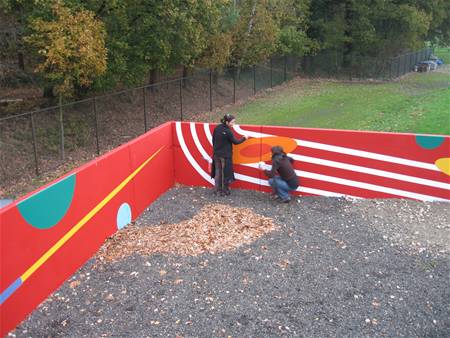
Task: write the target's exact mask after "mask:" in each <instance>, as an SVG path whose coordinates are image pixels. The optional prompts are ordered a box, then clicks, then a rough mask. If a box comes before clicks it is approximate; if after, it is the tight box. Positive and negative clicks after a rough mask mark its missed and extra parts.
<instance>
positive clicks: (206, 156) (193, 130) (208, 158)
mask: <svg viewBox="0 0 450 338" xmlns="http://www.w3.org/2000/svg"><path fill="white" fill-rule="evenodd" d="M189 124H190V128H191V134H192V138H193V139H194V143H195V145H196V146H197V149H198V150H199V151H200V154H202V157H203V159H204V160H205V161H207V162H208V163H212V159H211V156H209V154H208V153H207V152H206V150H205V149H204V148H203V146H202V144H201V142H200V140H199V139H198V135H197V129H196V127H195V123H194V122H190V123H189Z"/></svg>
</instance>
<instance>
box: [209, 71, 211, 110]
mask: <svg viewBox="0 0 450 338" xmlns="http://www.w3.org/2000/svg"><path fill="white" fill-rule="evenodd" d="M209 111H212V70H211V69H210V70H209Z"/></svg>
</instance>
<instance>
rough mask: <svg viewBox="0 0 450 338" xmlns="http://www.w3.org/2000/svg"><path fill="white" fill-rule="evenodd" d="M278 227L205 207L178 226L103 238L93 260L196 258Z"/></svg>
mask: <svg viewBox="0 0 450 338" xmlns="http://www.w3.org/2000/svg"><path fill="white" fill-rule="evenodd" d="M277 228H278V225H276V224H275V223H274V222H273V220H272V219H271V218H268V217H264V216H261V215H258V214H255V213H254V212H253V211H252V210H251V209H248V208H235V207H230V206H229V205H223V204H208V205H206V206H204V207H203V208H202V209H201V210H200V211H199V213H198V214H197V215H195V216H194V217H193V218H192V219H190V220H187V221H183V222H181V223H178V224H163V225H160V226H147V227H137V226H136V225H129V226H127V227H126V228H124V229H122V230H120V231H118V232H117V233H116V234H114V235H113V236H112V237H110V238H109V239H107V241H106V242H105V244H104V245H103V246H102V247H101V248H100V250H99V252H98V254H97V260H100V261H106V262H108V261H109V262H111V261H117V260H120V259H122V258H124V257H127V256H130V255H132V254H134V253H138V254H141V255H144V256H146V255H151V254H153V253H162V254H175V255H180V256H197V255H201V254H203V253H205V252H209V253H212V254H215V253H218V252H222V251H228V250H233V249H235V248H237V247H239V246H240V245H242V244H247V243H251V242H252V241H254V240H256V239H257V238H259V237H261V236H262V235H264V234H266V233H269V232H271V231H273V230H275V229H277Z"/></svg>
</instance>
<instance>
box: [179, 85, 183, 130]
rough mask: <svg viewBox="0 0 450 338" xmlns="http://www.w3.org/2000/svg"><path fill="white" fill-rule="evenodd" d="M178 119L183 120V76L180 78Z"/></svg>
mask: <svg viewBox="0 0 450 338" xmlns="http://www.w3.org/2000/svg"><path fill="white" fill-rule="evenodd" d="M180 121H183V78H181V79H180Z"/></svg>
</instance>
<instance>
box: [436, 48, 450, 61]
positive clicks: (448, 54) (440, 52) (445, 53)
mask: <svg viewBox="0 0 450 338" xmlns="http://www.w3.org/2000/svg"><path fill="white" fill-rule="evenodd" d="M433 54H434V55H436V56H437V57H438V58H440V59H441V60H442V61H444V63H445V64H450V47H436V48H434V51H433Z"/></svg>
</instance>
